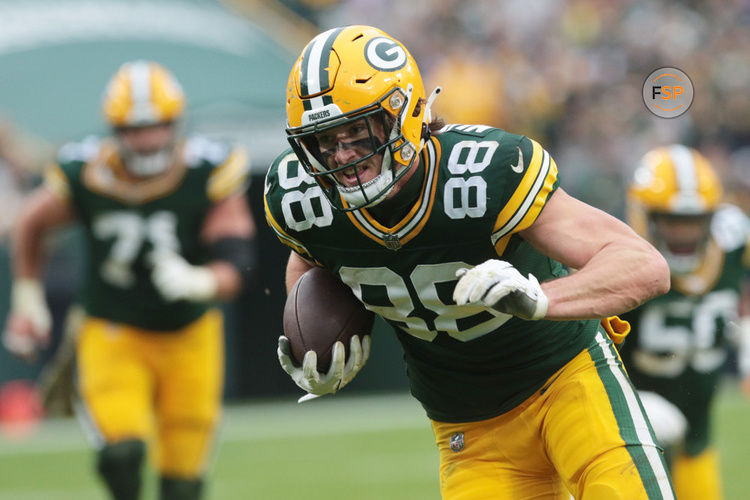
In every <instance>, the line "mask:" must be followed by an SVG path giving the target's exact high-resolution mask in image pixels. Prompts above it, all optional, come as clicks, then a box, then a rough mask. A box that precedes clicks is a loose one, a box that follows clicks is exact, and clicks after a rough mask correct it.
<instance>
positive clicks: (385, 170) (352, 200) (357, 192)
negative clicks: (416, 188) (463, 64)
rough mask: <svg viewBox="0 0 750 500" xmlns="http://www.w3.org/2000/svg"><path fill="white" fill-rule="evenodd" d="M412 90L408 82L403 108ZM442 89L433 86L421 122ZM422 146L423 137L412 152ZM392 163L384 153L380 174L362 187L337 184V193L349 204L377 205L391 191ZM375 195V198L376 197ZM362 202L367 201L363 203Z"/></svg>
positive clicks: (396, 128) (394, 132)
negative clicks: (433, 88)
mask: <svg viewBox="0 0 750 500" xmlns="http://www.w3.org/2000/svg"><path fill="white" fill-rule="evenodd" d="M413 91H414V87H413V86H412V85H411V84H409V85H408V87H407V88H406V103H405V104H404V106H403V108H402V109H403V110H408V109H410V104H411V98H412V94H413ZM441 91H442V88H441V87H435V90H433V91H432V93H431V94H430V97H428V98H427V102H426V103H425V109H424V115H423V118H422V122H423V123H427V124H429V123H430V121H431V120H432V111H431V108H432V103H433V102H435V98H436V97H437V95H438V94H439V93H440V92H441ZM400 124H401V120H400V117H399V119H398V120H396V123H395V124H394V126H393V129H392V130H391V133H390V136H389V140H393V139H395V138H396V137H397V136H398V132H399V127H400ZM423 146H424V139H423V138H422V139H420V141H419V148H417V149H416V152H415V153H414V154H419V152H420V151H422V147H423ZM406 147H409V144H407V145H406ZM411 147H412V148H413V147H414V144H411ZM392 164H393V155H392V154H384V155H383V162H382V164H381V168H380V174H378V176H377V177H375V178H374V179H372V180H370V181H368V182H366V183H364V184H362V187H361V188H360V186H352V187H344V186H341V185H338V184H337V189H338V191H339V193H340V194H341V197H342V198H343V199H344V200H346V202H347V203H349V204H350V205H362V207H363V208H364V207H371V206H374V205H377V204H378V203H380V202H382V201H383V200H385V199H386V198H387V197H388V195H389V194H390V193H391V191H393V187H394V186H393V185H391V186H390V187H387V186H388V185H389V184H391V183H392V182H393V177H394V170H395V169H393V168H391V166H392ZM401 168H406V167H405V166H401V167H400V168H399V167H398V166H397V167H396V169H398V170H400V169H401ZM376 196H377V198H376ZM367 200H370V201H369V203H367ZM364 203H367V204H366V205H364Z"/></svg>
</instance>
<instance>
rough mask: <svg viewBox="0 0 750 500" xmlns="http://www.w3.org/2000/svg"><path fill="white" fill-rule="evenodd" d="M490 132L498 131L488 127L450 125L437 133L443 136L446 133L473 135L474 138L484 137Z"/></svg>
mask: <svg viewBox="0 0 750 500" xmlns="http://www.w3.org/2000/svg"><path fill="white" fill-rule="evenodd" d="M492 130H499V129H496V128H494V127H490V126H489V125H463V124H459V123H451V124H448V125H446V126H445V127H443V128H441V129H440V131H439V132H438V133H440V134H444V133H446V132H458V133H461V134H465V135H473V136H476V137H484V136H485V135H487V134H488V133H489V132H490V131H492Z"/></svg>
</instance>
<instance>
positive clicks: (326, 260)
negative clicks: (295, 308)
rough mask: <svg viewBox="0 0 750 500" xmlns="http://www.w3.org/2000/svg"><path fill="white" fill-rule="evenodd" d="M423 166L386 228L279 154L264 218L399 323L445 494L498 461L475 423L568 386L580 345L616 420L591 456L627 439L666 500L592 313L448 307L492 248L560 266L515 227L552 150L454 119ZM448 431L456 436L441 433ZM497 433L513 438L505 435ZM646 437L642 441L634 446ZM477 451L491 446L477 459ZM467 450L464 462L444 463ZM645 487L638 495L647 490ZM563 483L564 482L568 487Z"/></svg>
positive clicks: (529, 489)
mask: <svg viewBox="0 0 750 500" xmlns="http://www.w3.org/2000/svg"><path fill="white" fill-rule="evenodd" d="M419 168H423V169H424V179H423V183H422V188H421V191H420V194H419V197H418V199H417V200H416V202H415V204H414V206H413V207H412V209H411V210H410V211H409V212H408V213H407V214H406V215H405V217H404V218H403V219H402V220H401V221H399V222H398V223H396V224H395V225H394V226H392V227H385V226H383V225H382V224H381V223H379V222H378V221H377V220H375V219H374V218H373V217H372V216H371V214H370V213H369V212H368V211H367V210H366V209H363V210H358V211H353V212H342V211H337V210H334V209H333V208H332V207H331V206H330V205H329V204H328V203H327V201H326V199H325V198H324V195H323V194H322V192H321V190H320V188H319V187H318V185H317V184H316V183H315V181H314V180H313V179H312V178H310V177H309V176H308V175H307V173H306V172H305V171H304V169H303V168H302V167H301V165H300V164H299V162H298V161H297V159H296V157H295V156H294V154H292V153H291V152H287V153H284V154H282V155H281V156H279V158H278V159H277V160H276V161H275V162H274V163H273V165H272V166H271V168H270V170H269V172H268V175H267V177H266V186H265V203H266V218H267V220H268V222H269V224H270V225H271V226H272V227H273V229H274V230H275V231H276V233H277V235H278V237H279V238H280V240H281V241H282V242H283V243H285V244H287V245H289V246H290V247H291V248H292V249H293V250H294V251H296V252H298V253H299V254H300V255H301V256H302V257H303V258H305V259H307V260H309V261H313V262H315V263H317V264H319V265H321V266H323V267H326V268H328V269H331V270H333V271H335V272H336V273H337V274H338V275H339V276H340V278H341V280H342V281H343V282H345V283H346V284H347V285H349V287H351V289H352V290H353V292H354V293H355V294H356V296H357V297H358V298H359V299H360V300H361V301H362V302H363V303H364V304H365V306H366V307H367V308H368V309H370V310H372V311H374V312H375V313H377V314H378V315H380V316H381V317H382V318H384V319H385V320H386V321H387V322H389V323H390V324H391V325H392V326H393V327H394V331H395V332H396V335H397V336H398V339H399V341H400V342H401V344H402V346H403V348H404V359H405V361H406V365H407V373H408V376H409V380H410V384H411V391H412V393H413V395H414V396H415V397H416V398H417V399H418V400H419V401H420V402H421V403H422V405H423V406H424V408H425V410H426V412H427V415H428V416H429V417H430V418H431V419H432V420H433V422H434V425H435V433H436V436H437V439H438V445H439V446H440V448H441V481H442V484H443V485H442V489H443V493H444V495H447V496H450V498H461V496H460V495H457V494H456V493H455V492H454V491H453V489H454V488H458V489H461V486H460V485H459V486H455V485H458V484H459V483H462V484H464V485H465V484H466V481H467V480H468V481H470V480H471V478H466V477H460V478H459V474H458V473H457V472H456V471H458V470H473V471H479V470H480V466H479V464H480V462H482V461H494V460H495V459H496V458H497V453H498V450H497V447H496V446H493V445H492V444H489V445H487V446H486V448H485V447H484V446H483V445H482V444H480V443H479V441H483V440H489V442H490V443H495V444H496V443H497V439H498V436H497V435H496V434H495V435H493V434H492V433H488V432H485V430H472V429H480V428H481V427H482V426H486V425H490V427H493V428H496V429H500V428H502V424H499V423H498V424H496V423H495V421H494V420H493V419H496V418H497V419H501V420H502V419H503V417H504V416H505V415H508V414H510V412H515V411H518V410H519V409H520V408H528V405H529V404H532V403H533V402H534V401H537V399H539V398H540V395H541V398H542V399H543V400H544V401H545V403H544V404H548V403H549V402H551V401H552V399H554V398H550V393H553V394H554V393H557V390H552V389H551V388H554V387H555V384H554V380H556V379H557V378H558V377H559V380H560V381H561V382H559V384H558V385H563V384H567V383H568V382H567V379H568V376H567V374H563V371H564V367H565V366H567V365H569V364H570V363H573V360H574V359H577V358H578V356H579V355H582V353H583V356H584V357H585V358H586V360H587V361H581V363H582V364H586V363H588V364H589V365H590V371H589V373H590V374H591V376H593V377H595V378H596V382H595V383H594V385H596V384H598V386H597V387H598V388H599V389H601V390H602V391H603V392H604V393H605V394H607V395H608V397H605V398H599V401H600V402H602V403H604V402H606V404H607V408H606V412H607V414H608V415H609V416H611V417H612V418H611V419H610V420H609V421H608V422H607V423H606V426H612V427H611V428H610V431H611V435H614V436H615V438H616V439H615V440H614V441H617V442H606V444H604V443H605V441H606V440H604V439H600V440H599V441H598V442H597V443H596V446H599V445H601V446H602V448H601V449H599V450H598V451H597V452H596V453H597V454H606V453H607V452H608V451H610V450H613V449H614V448H618V447H619V448H620V449H621V451H623V452H624V450H625V445H628V446H631V445H632V446H633V448H632V455H633V458H632V459H628V460H629V463H630V464H631V465H632V464H633V463H634V462H635V463H636V464H637V469H638V472H636V474H641V476H642V477H643V483H644V484H648V487H646V488H645V489H648V491H649V492H651V491H652V490H654V491H655V492H656V493H655V494H654V495H655V496H653V497H652V498H662V496H660V495H661V493H663V496H664V497H667V498H668V497H670V496H669V495H671V489H670V487H669V485H668V482H667V481H666V480H665V481H664V482H659V481H658V480H657V479H655V478H656V477H657V476H659V477H664V478H666V476H665V474H664V471H663V464H662V462H661V457H660V456H659V453H658V451H657V450H656V448H655V447H653V441H652V436H651V432H650V428H649V426H648V423H647V421H646V420H645V419H644V417H643V415H642V412H641V410H640V407H639V404H638V401H637V397H636V396H635V394H634V392H633V391H632V387H631V386H630V383H629V381H628V379H627V376H626V375H625V374H624V372H623V371H622V368H621V366H620V364H619V359H618V358H617V355H616V353H615V351H614V350H613V347H612V345H611V342H610V341H609V340H608V339H607V336H606V334H605V333H603V330H601V329H600V328H599V321H597V320H588V321H566V322H553V321H524V320H521V319H519V318H516V317H512V316H510V315H507V314H502V313H499V312H496V311H493V310H489V309H487V308H485V307H482V306H478V305H466V306H457V305H456V304H455V303H454V302H453V300H452V293H453V289H454V287H455V285H456V281H457V278H456V275H455V274H456V270H458V269H459V268H462V267H471V266H475V265H477V264H480V263H482V262H484V261H486V260H488V259H492V258H500V259H503V260H506V261H509V262H510V263H511V264H513V265H514V266H515V267H516V268H517V269H518V270H519V271H520V272H521V273H522V274H524V275H525V274H528V273H531V274H534V275H535V276H536V277H537V278H538V279H539V281H544V280H549V279H552V278H555V277H559V276H563V275H564V274H565V273H566V271H565V269H564V268H563V266H562V265H560V264H559V263H558V262H555V261H553V260H551V259H550V258H548V257H546V256H544V255H542V254H541V253H539V252H538V251H536V250H535V249H534V248H533V247H531V245H529V244H528V243H527V242H525V241H524V240H523V239H521V238H520V237H518V236H517V235H516V233H517V232H518V231H521V230H522V229H525V228H527V227H529V226H530V225H531V224H532V223H533V222H534V220H535V219H536V217H537V216H538V215H539V213H540V212H541V211H542V209H543V208H544V205H545V204H546V202H547V200H548V199H549V197H550V195H551V194H552V193H553V192H554V191H555V189H557V186H558V181H557V167H556V165H555V162H554V161H553V160H552V158H551V157H550V155H549V154H548V153H547V152H546V151H544V149H543V148H542V147H541V146H540V145H539V144H538V143H536V142H534V141H532V140H530V139H528V138H525V137H522V136H518V135H514V134H510V133H507V132H505V131H502V130H499V129H494V128H490V127H486V126H476V125H472V126H469V125H450V126H448V127H446V128H445V129H443V130H442V131H441V133H439V134H437V135H436V136H434V137H432V138H431V139H430V140H429V141H428V142H427V144H426V145H425V148H424V150H423V152H422V153H421V164H420V167H419ZM341 203H344V202H343V201H341ZM550 384H551V385H550ZM547 389H550V390H549V391H547ZM542 393H544V394H543V395H542ZM563 393H564V391H563ZM615 400H616V401H617V402H616V403H614V401H615ZM560 404H564V403H560ZM575 404H577V403H575ZM488 423H489V424H488ZM537 423H538V424H539V425H543V423H542V422H537ZM455 425H457V426H458V427H457V428H455V429H454V426H455ZM571 425H572V422H571ZM576 425H577V424H576ZM445 428H451V429H453V430H454V431H455V432H452V433H448V434H446V432H444V429H445ZM537 430H539V429H537ZM558 430H559V431H560V432H564V431H563V429H562V428H560V429H558ZM452 434H456V435H459V434H460V436H461V441H460V445H459V444H453V443H451V444H449V438H450V437H451V436H452ZM532 434H533V432H532ZM579 437H580V438H581V439H582V441H585V440H586V438H584V437H583V436H579ZM537 438H538V436H537V437H534V438H533V439H537ZM464 439H465V441H464ZM502 439H503V440H506V439H507V440H511V441H512V439H513V436H512V435H508V436H504V437H503V438H502ZM472 440H476V441H474V442H472ZM641 445H649V446H650V448H649V447H647V446H643V447H642V448H637V446H641ZM585 446H593V444H589V445H584V444H583V443H581V444H580V445H574V446H573V447H572V448H571V449H570V450H567V451H565V453H569V454H568V455H565V457H563V458H562V459H561V460H568V461H569V462H570V464H572V461H573V460H576V458H575V457H574V455H577V454H578V453H579V451H580V450H581V449H582V448H581V447H585ZM451 447H459V448H460V450H455V449H454V450H453V451H451ZM636 448H637V449H636ZM647 448H648V449H647ZM482 449H487V450H493V451H492V452H491V453H494V454H495V455H492V456H490V455H484V454H482V453H483V452H481V451H480V450H482ZM588 450H589V451H590V448H588ZM629 450H630V448H629ZM644 450H646V451H644ZM458 451H460V453H458ZM540 451H541V448H540ZM560 451H563V450H560ZM454 452H455V453H454ZM474 453H479V455H474ZM625 455H627V453H625ZM590 456H593V455H590ZM530 457H532V458H530V460H531V461H534V460H535V459H536V460H538V461H539V462H540V463H541V462H544V465H539V464H537V465H539V467H541V468H542V469H544V470H545V471H546V470H547V469H546V467H548V468H549V471H551V472H550V473H549V474H550V475H551V477H555V478H557V474H556V473H555V470H558V471H561V470H562V469H564V468H563V467H561V465H560V464H554V465H553V463H554V461H555V460H556V458H553V459H552V462H550V458H551V457H550V456H548V455H547V454H546V452H545V453H541V454H540V455H534V454H532V455H530ZM463 458H465V459H466V460H468V461H469V462H467V463H469V465H466V466H462V467H463V468H461V467H455V465H456V464H451V463H452V462H453V461H454V460H453V459H456V460H461V459H463ZM508 458H509V457H505V459H508ZM449 459H450V460H449ZM498 460H503V459H502V458H501V459H498ZM449 462H451V463H449ZM511 462H513V467H515V469H514V470H513V471H512V472H511V473H510V475H509V476H508V477H505V476H503V475H502V474H501V475H497V476H496V477H495V478H494V479H491V480H488V482H487V483H486V484H485V485H484V486H482V487H486V488H487V494H488V495H489V496H486V497H484V498H489V497H493V496H492V495H493V493H490V492H494V493H497V492H498V491H504V488H505V487H504V486H500V485H499V484H496V483H495V480H497V481H499V482H503V483H504V484H506V486H507V485H508V484H512V486H511V489H513V488H515V487H516V486H518V484H516V483H515V482H514V481H516V480H518V481H520V482H523V481H522V480H520V479H519V477H520V476H521V475H524V474H526V472H524V471H523V469H527V470H528V466H529V464H528V463H521V462H517V461H513V460H511ZM495 465H496V464H494V465H491V466H492V467H495ZM589 465H592V464H582V463H579V464H577V465H576V466H575V467H573V469H576V470H577V471H578V472H577V473H575V474H572V473H571V475H568V476H567V477H566V476H564V475H563V474H560V475H561V476H563V481H564V482H565V487H567V488H568V489H570V490H572V491H578V492H582V491H583V489H581V488H583V483H584V482H585V481H590V483H589V484H593V483H594V482H595V480H594V479H593V478H594V476H596V473H594V472H592V473H591V475H590V476H588V478H586V479H585V480H584V479H583V478H582V477H581V476H580V472H581V470H583V469H585V468H586V467H588V466H589ZM573 469H570V470H571V471H572V470H573ZM633 470H635V468H633ZM654 471H656V472H654ZM454 472H456V473H455V474H454ZM516 473H517V474H518V476H516V475H515V474H516ZM477 474H479V475H481V472H477ZM576 474H577V475H576ZM554 481H557V482H559V478H558V479H555V480H554ZM554 481H553V482H554ZM480 482H481V481H480ZM664 484H666V486H664ZM579 487H580V488H579ZM522 488H526V489H523V491H524V492H525V493H524V495H521V496H517V497H518V498H521V497H524V498H526V497H531V496H532V495H534V494H537V493H539V492H540V491H546V492H549V489H550V483H549V482H547V483H544V484H541V483H536V484H534V481H528V483H527V486H523V487H522ZM535 488H540V490H537V489H535ZM654 488H655V489H654ZM660 488H662V490H661V493H660V490H659V489H660ZM645 489H644V488H643V487H642V488H641V491H639V492H638V493H633V494H634V495H639V494H641V493H643V494H645V493H644V492H645ZM564 491H565V488H563V487H562V486H560V488H559V494H560V495H563V497H564V495H565V493H564ZM591 491H593V490H591ZM480 497H482V496H481V494H479V493H478V496H469V497H467V498H480ZM592 498H593V497H592ZM629 498H640V497H639V496H630V497H629ZM643 498H645V496H643Z"/></svg>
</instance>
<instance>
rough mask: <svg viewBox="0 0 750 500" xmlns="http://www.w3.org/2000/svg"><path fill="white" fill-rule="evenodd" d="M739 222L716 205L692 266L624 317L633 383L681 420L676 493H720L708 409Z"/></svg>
mask: <svg viewBox="0 0 750 500" xmlns="http://www.w3.org/2000/svg"><path fill="white" fill-rule="evenodd" d="M747 228H748V222H747V218H746V217H745V215H744V214H743V213H742V212H741V211H740V210H739V209H738V208H737V207H734V206H730V205H726V206H723V207H722V208H720V209H719V210H718V211H717V212H716V214H715V215H714V218H713V220H712V225H711V233H712V236H711V239H710V240H709V242H708V245H707V248H706V254H705V258H704V259H703V261H702V263H701V265H700V267H699V268H698V269H696V270H695V271H694V272H692V273H691V274H688V275H681V276H673V277H672V288H671V290H670V291H669V292H668V293H667V294H666V295H662V296H660V297H656V298H654V299H653V300H651V301H650V302H647V303H646V304H644V305H642V306H640V307H639V308H637V309H635V310H633V311H631V312H630V313H628V314H627V315H625V316H624V318H626V319H627V320H628V321H629V322H630V324H631V325H632V332H631V334H630V336H629V337H628V340H627V342H625V344H624V345H623V348H622V350H621V353H622V358H623V360H624V361H625V365H626V367H627V369H628V373H629V374H630V376H631V378H632V380H633V383H634V384H635V386H636V387H637V388H638V389H639V390H644V391H652V392H655V393H657V394H659V395H660V396H662V397H663V398H665V399H666V400H667V401H669V402H671V403H672V404H674V405H675V406H676V407H677V408H678V409H679V410H680V411H681V412H682V414H683V415H684V416H685V418H686V420H687V424H688V425H687V432H686V435H685V440H684V444H683V445H682V449H681V450H679V452H678V453H677V455H676V456H675V457H674V458H675V461H674V464H673V470H674V480H675V490H676V491H677V493H678V496H679V498H686V499H690V498H696V499H697V498H700V499H703V500H706V499H712V498H720V497H721V495H720V493H719V492H718V488H719V480H718V479H719V478H718V466H717V464H716V457H715V453H714V451H713V450H712V449H711V448H710V443H711V438H710V434H711V433H710V408H711V402H712V400H713V398H714V395H715V394H716V390H717V388H718V386H719V382H720V381H721V377H722V375H723V374H724V372H725V368H726V360H727V355H728V348H729V347H730V346H731V343H732V342H731V340H732V332H731V324H732V323H734V322H736V321H737V317H738V308H739V300H740V290H741V285H742V282H743V279H745V277H746V272H747V269H748V268H750V247H749V246H748V236H750V235H749V234H748V229H747ZM653 418H656V417H655V416H654V417H653ZM682 469H685V470H684V471H682ZM705 469H708V471H707V472H706V471H705ZM681 471H682V472H681Z"/></svg>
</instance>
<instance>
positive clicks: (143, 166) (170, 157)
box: [114, 123, 177, 177]
mask: <svg viewBox="0 0 750 500" xmlns="http://www.w3.org/2000/svg"><path fill="white" fill-rule="evenodd" d="M156 127H165V128H167V127H168V128H169V129H170V130H171V138H170V139H169V140H168V141H165V142H164V143H163V144H161V145H158V147H156V148H147V149H146V148H144V150H140V148H134V147H133V145H132V144H130V142H132V141H128V140H127V139H126V138H125V137H124V135H125V134H128V133H129V131H130V130H132V129H139V128H140V129H146V128H152V129H154V128H156ZM131 133H132V132H131ZM114 137H115V143H116V145H117V151H118V154H119V157H120V160H121V161H122V163H123V165H124V166H125V169H126V170H127V171H128V172H129V173H131V174H132V175H135V176H137V177H150V176H154V175H159V174H162V173H164V172H166V171H167V170H168V169H169V167H170V166H171V165H172V163H173V162H174V159H175V153H176V150H177V147H176V146H177V144H176V143H177V133H176V126H175V124H174V123H162V124H156V125H146V126H144V127H118V128H116V129H115V133H114Z"/></svg>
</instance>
